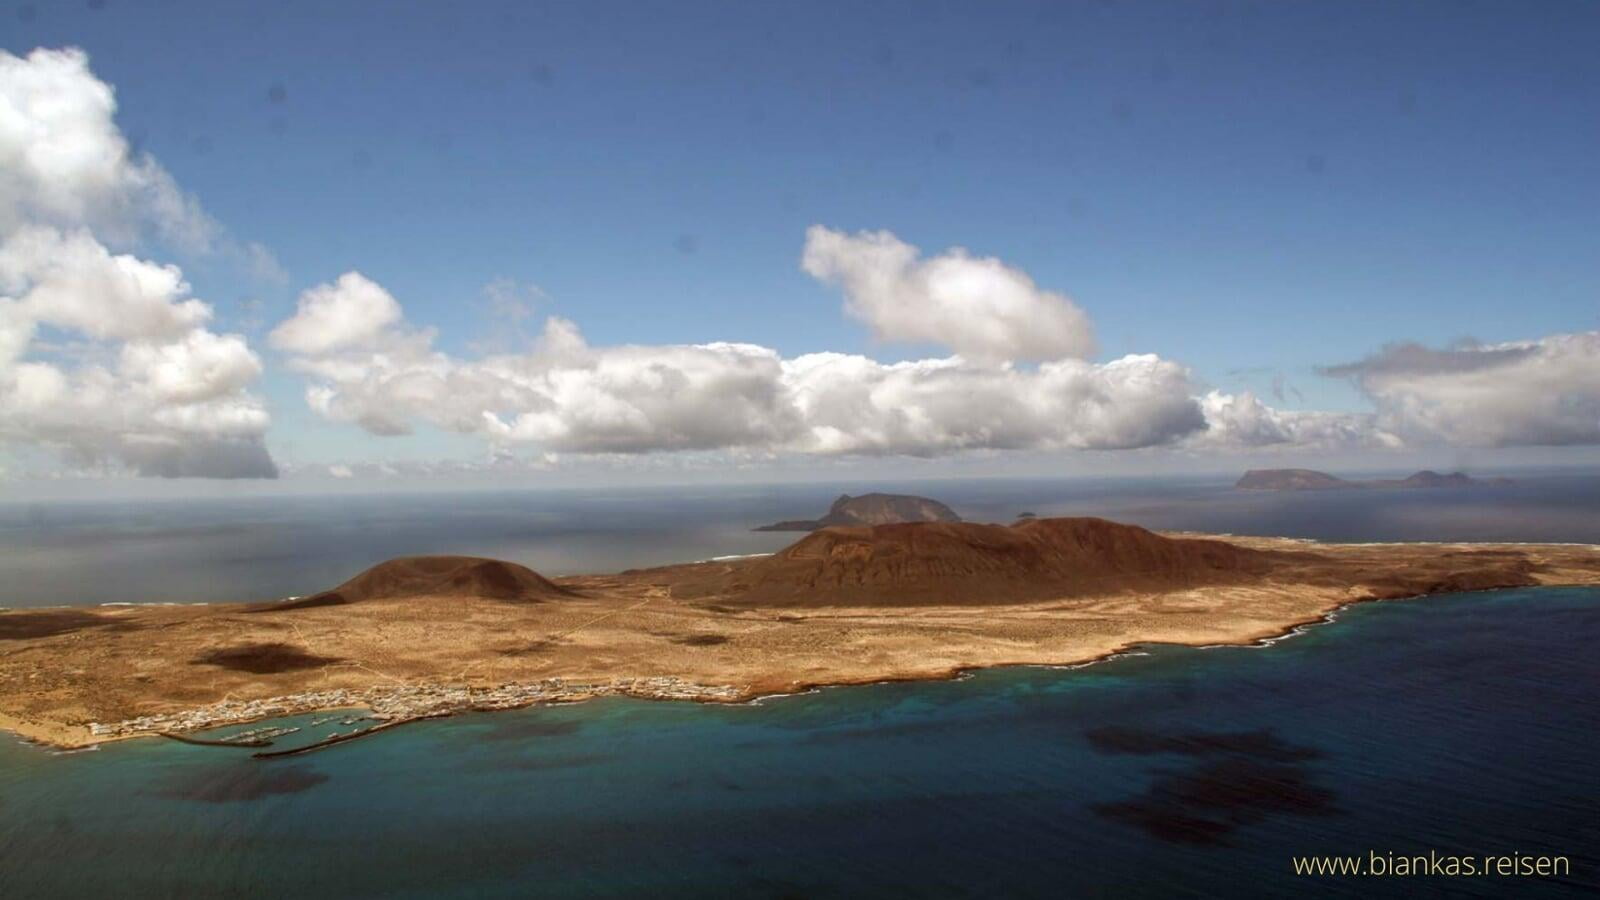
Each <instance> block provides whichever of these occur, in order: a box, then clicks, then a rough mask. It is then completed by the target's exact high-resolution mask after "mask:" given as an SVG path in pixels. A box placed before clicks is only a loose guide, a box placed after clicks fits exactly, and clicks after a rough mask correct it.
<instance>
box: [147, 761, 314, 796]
mask: <svg viewBox="0 0 1600 900" xmlns="http://www.w3.org/2000/svg"><path fill="white" fill-rule="evenodd" d="M327 780H328V776H327V775H324V774H322V773H321V772H317V771H315V770H313V769H312V768H311V767H310V766H308V765H295V766H264V765H261V764H260V763H255V762H249V763H245V764H244V765H238V766H229V767H228V768H200V767H191V768H185V769H184V770H183V771H181V772H178V773H177V774H176V775H175V776H174V777H172V778H170V779H168V780H167V781H166V782H165V783H163V784H162V785H161V787H160V788H159V789H158V791H157V792H158V793H161V794H164V795H166V796H168V797H178V798H181V799H184V800H198V801H200V802H202V803H242V802H245V801H249V800H259V799H261V798H262V797H271V796H275V795H281V794H298V793H301V792H302V791H308V790H310V789H312V788H314V787H316V786H317V785H319V784H322V783H323V782H325V781H327Z"/></svg>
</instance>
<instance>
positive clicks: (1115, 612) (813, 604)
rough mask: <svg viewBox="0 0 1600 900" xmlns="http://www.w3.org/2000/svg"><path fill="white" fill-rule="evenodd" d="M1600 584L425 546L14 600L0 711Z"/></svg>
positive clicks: (1103, 543) (1221, 558)
mask: <svg viewBox="0 0 1600 900" xmlns="http://www.w3.org/2000/svg"><path fill="white" fill-rule="evenodd" d="M930 529H933V530H930ZM952 548H954V549H952ZM419 560H420V561H419ZM1085 560H1087V561H1088V562H1087V563H1085V562H1084V561H1085ZM386 566H387V568H385V567H386ZM419 566H420V568H419ZM1079 569H1082V570H1083V571H1084V572H1085V574H1084V575H1083V577H1082V578H1077V577H1076V576H1075V575H1074V573H1075V572H1077V571H1078V570H1079ZM419 572H420V573H422V575H419V574H418V573H419ZM1596 583H1600V547H1596V546H1587V545H1559V544H1548V545H1543V544H1427V543H1408V544H1319V543H1311V542H1306V541H1298V540H1288V539H1273V538H1239V537H1204V536H1197V535H1157V534H1154V533H1151V532H1147V531H1144V530H1143V529H1138V528H1133V527H1132V526H1122V525H1116V524H1115V523H1109V522H1103V521H1102V520H1093V519H1060V520H1037V521H1036V522H1032V523H1028V524H1022V523H1019V524H1018V525H1014V526H998V525H982V526H980V525H968V524H961V525H954V526H946V525H931V524H929V525H902V526H877V527H873V528H846V529H828V530H826V531H823V532H817V533H815V534H813V535H809V536H807V537H806V538H803V539H801V541H799V542H798V543H796V544H795V545H793V546H791V547H790V548H788V549H786V550H784V551H781V552H780V553H778V554H775V555H774V556H772V557H763V558H757V559H740V560H727V561H720V562H706V563H693V564H685V565H679V566H669V567H663V568H657V569H648V570H636V571H628V572H623V573H618V574H612V575H586V576H575V577H570V578H560V579H554V580H552V581H545V580H544V579H542V578H540V577H539V576H537V575H536V574H534V573H532V572H530V571H529V570H526V569H523V568H522V567H520V566H514V565H512V564H508V563H499V562H495V561H487V560H474V559H469V558H459V557H448V558H443V557H438V558H436V557H427V558H419V559H413V560H409V561H398V562H397V563H393V564H385V566H380V567H377V568H375V569H374V570H371V571H369V572H368V573H366V574H365V575H363V576H361V577H359V578H357V579H353V580H352V581H351V582H349V583H348V584H347V585H345V586H341V587H340V588H338V589H335V590H334V591H329V592H325V593H324V594H322V595H315V596H314V597H312V598H310V600H309V601H307V600H304V599H302V600H300V601H298V602H297V603H281V604H255V605H246V604H237V603H227V602H219V603H216V604H211V605H196V606H138V607H97V608H52V609H31V610H11V611H6V612H0V728H4V729H7V730H10V731H13V732H15V733H18V734H20V735H22V736H24V737H26V738H29V739H32V740H35V741H38V742H41V743H45V744H49V745H53V746H58V747H81V746H86V745H89V744H93V743H97V742H101V741H107V740H115V739H120V738H125V737H136V736H140V735H145V734H153V733H157V732H163V731H190V730H198V729H203V728H206V727H214V726H218V725H224V724H234V723H242V722H247V721H253V720H257V719H264V718H269V717H272V716H277V715H284V714H289V713H300V712H309V711H312V710H316V709H328V708H346V707H360V708H366V709H374V710H378V711H379V712H380V713H381V714H382V716H383V717H384V718H386V719H388V720H389V721H391V722H394V721H404V720H407V719H412V718H418V717H424V716H431V715H443V714H449V713H452V712H459V711H463V710H467V709H493V708H509V707H515V706H526V705H529V704H532V703H541V702H566V701H573V700H581V699H585V698H588V697H592V696H596V695H600V694H627V695H632V696H641V697H663V698H685V699H696V700H707V701H718V702H737V701H745V700H749V699H751V698H754V697H758V696H763V695H769V694H776V693H787V692H794V691H800V690H804V689H807V688H809V687H813V686H819V685H834V684H851V683H863V682H873V681H882V680H891V679H923V678H941V677H948V676H951V675H952V674H954V673H958V672H960V671H962V670H965V669H970V668H977V667H986V666H1001V665H1014V664H1071V663H1081V662H1086V661H1089V660H1093V659H1096V658H1099V657H1103V656H1106V655H1108V654H1112V653H1115V652H1117V651H1119V650H1123V649H1126V648H1128V647H1130V646H1133V645H1137V644H1142V643H1154V642H1168V643H1180V644H1192V645H1206V644H1220V643H1245V642H1252V641H1257V640H1261V639H1264V638H1268V637H1272V636H1275V635H1280V634H1283V633H1285V632H1287V631H1289V630H1291V629H1293V628H1295V627H1296V626H1298V625H1301V624H1305V623H1308V622H1314V621H1317V620H1319V619H1321V618H1323V617H1325V616H1326V615H1327V614H1328V613H1329V612H1330V611H1333V610H1335V609H1337V608H1339V607H1341V606H1343V605H1345V604H1349V603H1352V602H1358V601H1363V600H1373V599H1387V598H1395V597H1404V596H1414V595H1420V594H1430V593H1441V592H1451V591H1461V590H1474V589H1486V588H1495V587H1512V586H1525V585H1541V584H1544V585H1557V584H1560V585H1570V584H1596ZM985 584H992V585H993V589H992V590H985V589H984V588H983V585H985ZM952 585H953V586H955V589H954V590H953V591H952V590H947V589H946V588H948V587H950V586H952ZM340 592H343V593H342V594H341V593H340ZM217 599H218V600H219V601H226V600H227V598H226V597H225V596H223V597H218V598H217Z"/></svg>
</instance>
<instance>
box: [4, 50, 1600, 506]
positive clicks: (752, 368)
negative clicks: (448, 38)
mask: <svg viewBox="0 0 1600 900" xmlns="http://www.w3.org/2000/svg"><path fill="white" fill-rule="evenodd" d="M115 112H116V102H115V96H114V92H113V90H112V88H111V86H110V85H108V84H106V83H104V82H102V81H100V80H99V79H98V78H97V77H96V76H95V75H94V74H93V72H92V71H91V70H90V68H89V62H88V58H87V56H86V55H85V54H84V53H83V52H82V51H78V50H73V49H67V50H45V49H40V50H35V51H33V52H32V53H30V54H29V55H28V56H27V57H17V56H13V55H10V54H7V53H4V52H3V51H0V442H3V443H10V444H15V445H22V446H35V447H43V448H47V449H49V450H52V451H55V452H57V453H58V454H59V455H60V456H61V457H62V458H63V459H64V460H65V461H66V462H67V463H68V464H69V465H74V466H81V467H89V468H97V469H108V468H111V469H114V468H121V469H126V470H129V471H133V472H136V473H138V474H143V475H162V476H200V477H273V476H275V475H276V473H277V466H276V465H275V463H274V461H273V460H272V458H271V456H270V455H269V453H268V452H267V449H266V437H267V435H268V433H269V427H270V417H269V414H268V411H267V408H266V405H265V403H264V402H263V401H262V400H261V399H260V398H259V397H258V396H256V395H255V394H253V393H252V392H251V388H252V386H253V385H254V384H255V383H256V382H257V380H258V379H259V378H260V376H261V375H262V373H263V371H264V363H263V361H262V358H261V357H260V356H259V355H258V354H257V352H256V351H255V350H254V349H252V348H251V346H250V345H249V342H248V340H247V339H246V338H245V337H244V336H243V335H239V334H219V333H217V332H215V331H213V330H212V329H211V320H212V318H213V310H212V307H211V306H210V305H209V304H207V303H206V302H205V301H203V300H201V299H199V298H195V297H193V296H191V295H190V293H191V290H190V287H189V285H188V284H187V283H186V282H185V281H184V277H183V273H182V271H181V270H180V269H179V268H178V267H177V266H175V265H171V264H164V263H159V262H155V261H151V260H148V259H143V258H140V257H138V256H136V255H134V254H133V253H132V252H131V251H132V250H134V249H136V248H137V247H138V246H140V243H141V241H142V240H144V239H145V238H146V237H150V238H154V239H156V240H157V241H159V242H161V243H162V244H163V245H165V246H168V247H172V248H175V249H178V250H180V251H183V252H191V253H204V252H217V251H219V250H220V251H223V252H229V253H236V254H240V255H241V256H243V257H244V258H246V259H248V260H250V261H252V262H259V263H261V266H259V267H260V268H266V269H268V270H276V266H275V263H272V262H271V257H270V254H267V253H266V251H265V250H264V249H262V248H259V247H256V246H254V245H243V244H239V243H237V242H235V241H233V240H232V239H230V238H228V237H227V235H226V233H225V232H224V230H223V229H222V228H221V227H220V226H219V225H218V224H217V223H215V222H214V221H213V220H212V219H211V218H210V217H209V216H208V215H207V214H206V213H205V211H204V209H203V208H202V207H201V205H200V204H199V202H198V201H197V200H196V199H195V198H193V197H192V196H190V195H188V194H186V193H184V192H183V191H182V190H181V189H180V188H179V187H178V185H177V183H176V182H175V180H174V179H173V178H172V176H171V175H170V174H168V173H167V172H166V170H165V169H163V168H162V167H161V166H160V164H159V163H158V162H157V161H156V160H154V159H152V158H151V157H149V156H148V155H138V154H135V153H133V151H132V150H131V149H130V147H129V144H128V141H127V140H126V138H125V137H124V136H123V135H122V133H121V132H120V130H119V129H118V128H117V126H116V123H115V121H114V118H115ZM800 268H801V269H802V270H803V271H804V272H805V273H807V274H808V275H810V276H812V277H813V278H815V279H816V280H817V281H818V282H820V283H822V284H825V285H829V286H833V287H836V288H837V289H838V290H839V291H840V292H841V293H842V295H843V300H844V305H843V311H844V313H845V314H846V315H847V316H849V317H850V318H852V319H854V320H857V321H859V322H861V323H862V324H863V325H864V326H865V327H867V328H868V329H869V330H870V331H871V333H872V334H873V336H874V337H876V338H877V339H879V340H881V341H885V342H897V343H904V344H911V345H916V346H936V347H941V348H943V349H944V352H945V355H941V356H934V357H930V358H924V359H914V360H908V361H901V362H883V361H879V360H876V359H873V358H871V357H868V356H864V355H859V354H845V353H835V352H815V353H807V354H802V355H799V356H794V357H784V356H783V355H782V354H780V353H779V352H778V351H776V350H774V349H772V348H769V347H764V346H760V345H756V344H746V343H703V344H670V345H665V344H662V345H651V344H629V345H620V346H609V347H596V346H593V345H591V344H590V343H589V342H588V341H587V340H586V339H585V338H584V336H583V334H582V332H581V331H580V329H579V327H578V325H576V324H575V323H573V322H571V321H569V320H567V319H564V318H561V317H557V316H551V317H549V318H548V319H547V320H546V322H545V323H544V327H543V330H542V332H541V333H540V334H539V335H538V337H537V338H536V339H534V340H533V341H532V342H531V344H530V345H529V346H527V347H525V348H523V349H521V350H518V351H516V352H494V353H479V354H476V355H472V356H457V355H451V354H448V353H446V352H444V351H442V350H440V349H439V348H438V347H437V346H436V345H435V344H436V334H435V332H434V331H433V330H431V329H430V328H427V327H425V326H423V325H420V324H418V323H414V322H412V321H410V320H408V319H407V317H406V314H405V310H404V308H403V306H402V304H401V303H400V301H399V300H397V299H396V298H395V297H394V296H393V295H392V294H391V293H390V292H389V291H388V290H387V289H386V288H384V287H383V286H382V285H379V284H377V283H375V282H374V281H372V280H371V279H369V278H367V277H366V276H364V275H362V274H361V273H360V272H359V271H355V270H352V271H349V272H347V273H345V274H343V275H341V276H340V277H338V278H337V279H335V280H334V281H332V282H329V283H326V284H319V285H316V286H313V287H311V288H309V289H307V290H305V291H304V292H303V293H302V294H301V295H300V298H299V303H298V307H297V309H296V311H295V313H294V314H293V315H292V316H291V317H290V318H288V319H287V320H285V321H283V322H281V323H280V324H278V325H277V327H276V328H274V329H273V330H272V332H271V333H270V335H269V336H268V343H269V344H270V346H271V347H272V349H273V350H275V351H277V352H278V353H279V354H281V358H282V360H283V363H284V365H285V366H286V367H287V368H288V369H290V370H292V371H295V372H297V373H299V374H300V375H301V376H303V377H304V379H305V380H306V383H307V386H306V389H305V399H306V402H307V403H308V405H309V406H310V408H311V409H312V410H313V411H314V412H315V413H316V414H317V415H319V416H321V417H322V418H324V419H327V420H329V421H332V422H338V423H347V424H350V425H353V426H356V427H358V428H360V429H362V430H364V431H365V432H367V433H369V434H371V435H375V436H380V437H383V436H394V435H403V434H407V433H409V432H411V431H412V430H413V429H414V428H415V427H416V426H417V425H418V424H425V425H428V426H432V427H436V428H440V429H444V430H447V431H451V432H456V433H461V434H467V435H474V436H477V437H480V438H482V439H483V440H484V441H485V443H486V444H487V445H488V446H489V447H490V448H492V449H493V451H494V452H496V453H504V452H506V451H507V450H508V448H513V447H525V448H529V449H530V450H533V451H537V452H542V453H544V454H546V455H550V454H562V455H578V456H584V455H594V454H605V455H612V454H623V455H639V454H658V453H680V452H716V453H727V454H730V455H733V456H737V457H741V458H768V457H777V456H784V455H800V456H822V457H841V456H891V455H901V456H913V457H939V456H945V455H952V454H960V453H969V452H975V451H1012V450H1029V451H1068V450H1102V451H1108V450H1137V449H1143V448H1160V447H1167V448H1177V449H1181V450H1188V451H1217V452H1225V451H1231V450H1240V449H1256V448H1283V449H1286V450H1294V449H1304V448H1318V449H1333V448H1399V447H1421V446H1462V447H1501V446H1519V445H1571V444H1596V443H1600V332H1588V333H1580V334H1559V335H1552V336H1548V337H1545V338H1540V339H1533V340H1527V341H1520V342H1512V343H1502V344H1494V345H1484V344H1475V343H1462V344H1458V345H1456V346H1453V347H1450V348H1446V349H1443V350H1431V349H1428V348H1425V347H1420V346H1418V345H1414V344H1396V345H1391V346H1389V347H1386V348H1384V349H1383V350H1381V351H1380V352H1379V353H1377V354H1375V355H1373V356H1371V357H1369V358H1367V359H1364V360H1360V361H1357V362H1354V363H1349V364H1345V365H1337V366H1331V367H1327V368H1325V369H1324V370H1323V371H1324V373H1325V374H1327V375H1329V376H1331V377H1340V378H1348V379H1350V380H1351V381H1352V383H1353V384H1355V385H1356V386H1357V387H1358V388H1359V389H1360V391H1361V392H1362V393H1363V394H1364V395H1365V396H1366V397H1367V398H1368V399H1369V400H1370V401H1371V402H1372V404H1373V409H1374V411H1373V412H1372V413H1369V414H1355V413H1338V412H1308V411H1297V410H1286V409H1281V408H1276V407H1273V406H1270V405H1268V404H1266V403H1264V402H1263V401H1262V400H1261V399H1260V398H1258V397H1256V396H1255V395H1253V394H1251V393H1249V392H1241V393H1238V394H1229V393H1224V392H1221V391H1217V390H1212V389H1208V387H1207V386H1206V385H1203V384H1200V383H1198V381H1197V380H1196V379H1195V377H1194V376H1193V375H1192V373H1191V372H1190V371H1189V370H1188V369H1187V368H1186V367H1185V366H1183V365H1182V364H1181V363H1180V362H1177V361H1174V360H1170V359H1166V358H1163V357H1161V356H1158V355H1154V354H1131V355H1127V356H1123V357H1121V358H1118V359H1112V360H1107V361H1103V362H1101V361H1096V359H1095V356H1096V343H1095V337H1094V329H1093V326H1092V323H1091V322H1090V319H1089V316H1088V314H1087V313H1086V312H1085V311H1084V310H1083V309H1082V308H1081V307H1080V306H1078V305H1077V304H1076V303H1075V302H1074V301H1073V300H1071V299H1069V298H1068V297H1067V296H1065V295H1063V294H1061V293H1058V292H1055V291H1051V290H1048V289H1045V288H1042V287H1040V286H1039V285H1038V284H1036V283H1035V282H1034V280H1033V279H1032V278H1031V277H1030V276H1029V275H1028V274H1027V273H1025V272H1023V271H1022V270H1020V269H1018V268H1016V267H1014V266H1012V265H1009V264H1007V263H1006V262H1004V261H1002V260H1000V259H997V258H994V257H986V256H978V255H974V254H972V253H971V252H969V251H967V250H965V249H962V248H952V249H949V250H946V251H944V252H942V253H937V254H932V255H928V254H924V253H923V252H922V251H920V250H919V249H918V248H917V247H915V246H913V245H911V244H909V243H907V242H905V241H903V240H901V239H900V238H899V237H897V236H896V235H895V234H893V233H892V232H890V231H887V230H879V231H865V232H859V233H853V234H852V233H848V232H844V231H840V230H835V229H832V228H829V227H827V226H824V225H814V226H812V227H811V228H810V229H808V230H807V232H806V235H805V240H804V245H803V247H802V248H801V252H800ZM277 271H279V272H281V270H277ZM351 462H359V461H351ZM336 469H337V471H334V470H331V469H330V471H333V473H334V474H336V475H339V476H341V477H347V476H349V475H350V474H351V469H350V468H349V466H348V465H339V466H337V467H336Z"/></svg>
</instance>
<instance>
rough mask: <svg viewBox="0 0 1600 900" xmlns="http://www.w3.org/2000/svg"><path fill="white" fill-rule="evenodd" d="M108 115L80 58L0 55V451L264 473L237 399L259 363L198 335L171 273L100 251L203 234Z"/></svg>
mask: <svg viewBox="0 0 1600 900" xmlns="http://www.w3.org/2000/svg"><path fill="white" fill-rule="evenodd" d="M115 109H116V103H115V99H114V96H113V93H112V90H111V88H110V86H109V85H106V84H105V83H103V82H101V81H99V80H98V79H97V78H95V77H94V75H93V74H92V73H91V72H90V71H89V67H88V58H87V57H86V56H85V55H84V54H83V53H82V51H78V50H35V51H34V52H32V53H30V54H29V55H28V56H27V57H25V58H24V57H17V56H13V55H11V54H9V53H5V52H3V51H0V443H14V444H27V445H35V446H44V447H47V448H53V449H55V450H58V451H60V452H61V453H62V454H63V455H64V456H65V457H66V458H67V459H68V460H69V461H70V462H72V463H74V464H77V465H81V466H87V467H96V468H108V469H114V468H125V469H131V470H132V471H134V472H137V473H140V474H144V475H155V476H167V477H177V476H196V477H217V478H233V477H272V476H275V475H276V471H277V470H276V467H275V466H274V464H273V461H272V459H271V457H270V455H268V453H267V450H266V446H265V443H264V434H265V431H266V428H267V424H268V417H267V413H266V410H265V408H264V407H263V405H262V404H261V402H260V400H259V399H257V398H256V397H254V396H253V395H251V394H250V393H249V390H248V388H249V385H250V384H251V383H252V382H253V381H254V380H255V379H256V378H257V377H258V376H259V375H260V374H261V360H260V359H259V358H258V357H257V356H256V354H255V353H254V352H252V351H251V349H250V348H249V346H248V345H247V344H246V342H245V340H244V338H243V337H241V336H239V335H236V334H217V333H215V332H213V331H211V330H209V327H208V326H209V324H210V321H211V319H212V308H211V306H210V304H207V303H206V302H204V301H203V300H200V299H198V298H195V297H192V296H190V286H189V284H188V283H187V282H186V281H185V280H184V277H183V272H182V271H181V270H180V269H179V268H178V267H177V266H174V265H165V264H160V263H156V262H153V261H150V260H147V259H141V258H139V257H137V256H134V255H132V254H128V253H114V252H112V251H111V250H110V249H108V248H107V246H106V245H105V244H104V243H102V240H103V239H109V240H111V241H112V242H114V243H118V242H126V241H129V240H131V239H132V238H133V237H134V236H136V235H137V234H138V233H140V232H141V231H143V230H147V229H149V230H154V231H155V232H156V233H157V234H159V235H160V236H161V237H163V239H165V240H167V241H169V242H171V243H173V244H180V245H185V246H191V247H202V246H209V245H211V244H212V243H214V240H215V237H216V228H215V225H214V223H213V222H211V220H210V219H209V218H208V217H206V216H205V214H204V212H203V211H202V210H201V209H200V207H199V205H198V204H197V203H195V202H194V200H193V198H191V197H189V196H187V195H185V194H184V193H183V192H182V191H181V190H179V189H178V187H177V185H176V183H175V182H173V180H172V178H171V176H170V175H168V174H167V173H166V171H165V170H163V169H162V168H161V167H160V166H159V165H158V164H157V163H156V162H155V161H154V160H153V159H151V158H150V157H148V156H135V155H133V154H132V153H131V152H130V150H129V148H128V144H127V141H126V140H125V139H124V138H123V136H122V134H121V132H120V131H119V130H118V129H117V127H116V125H115V123H114V122H113V120H112V116H113V113H114V112H115ZM103 236H104V237H103ZM263 252H264V251H263ZM263 258H265V257H263Z"/></svg>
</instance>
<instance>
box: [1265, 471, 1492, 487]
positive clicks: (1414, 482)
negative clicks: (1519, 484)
mask: <svg viewBox="0 0 1600 900" xmlns="http://www.w3.org/2000/svg"><path fill="white" fill-rule="evenodd" d="M1511 483H1512V481H1511V479H1509V478H1473V477H1472V476H1471V475H1468V474H1467V473H1465V472H1451V473H1450V474H1448V475H1441V474H1439V473H1438V472H1435V471H1433V470H1431V469H1423V470H1422V471H1420V472H1414V473H1412V474H1410V475H1407V476H1406V477H1404V478H1378V479H1373V480H1370V481H1350V480H1347V479H1344V478H1339V477H1338V476H1335V475H1329V474H1328V473H1327V472H1318V471H1316V470H1315V469H1251V470H1250V471H1248V472H1246V473H1244V475H1243V476H1241V477H1240V478H1239V480H1238V481H1237V482H1235V483H1234V487H1236V488H1238V489H1240V490H1246V491H1331V490H1341V489H1347V488H1461V487H1483V486H1486V485H1487V486H1493V485H1503V484H1511Z"/></svg>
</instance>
